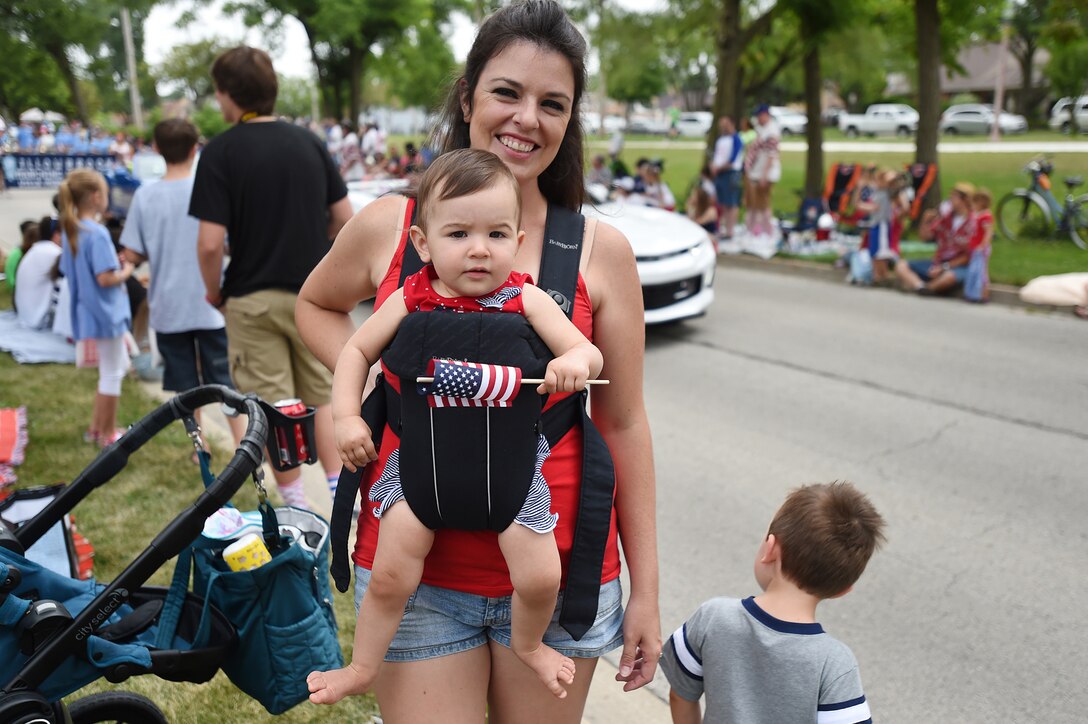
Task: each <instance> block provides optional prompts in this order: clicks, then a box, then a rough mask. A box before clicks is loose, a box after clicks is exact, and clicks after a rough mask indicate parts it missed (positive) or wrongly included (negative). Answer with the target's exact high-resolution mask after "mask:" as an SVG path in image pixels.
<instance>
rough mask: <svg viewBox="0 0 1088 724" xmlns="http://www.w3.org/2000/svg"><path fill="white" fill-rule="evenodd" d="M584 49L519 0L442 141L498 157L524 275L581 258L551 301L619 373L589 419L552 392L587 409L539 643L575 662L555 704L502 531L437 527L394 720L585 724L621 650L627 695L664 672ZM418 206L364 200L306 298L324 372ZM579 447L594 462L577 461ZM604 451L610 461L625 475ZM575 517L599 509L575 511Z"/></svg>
mask: <svg viewBox="0 0 1088 724" xmlns="http://www.w3.org/2000/svg"><path fill="white" fill-rule="evenodd" d="M585 57H586V45H585V41H584V39H583V38H582V37H581V35H579V33H578V31H577V30H576V29H575V27H574V25H573V24H572V23H571V21H570V19H569V18H568V17H567V16H566V14H565V12H564V11H563V9H562V7H560V5H559V4H558V3H557V2H555V1H554V0H521V1H519V2H514V3H512V4H510V5H507V6H505V7H504V8H502V9H500V10H498V11H497V12H496V13H495V14H494V15H492V16H491V17H489V18H488V19H487V20H486V21H485V22H484V23H483V25H482V26H481V27H480V31H479V33H478V34H477V37H476V42H475V43H474V45H473V48H472V50H471V51H470V52H469V54H468V59H467V61H466V64H465V72H464V75H463V76H462V77H461V78H459V79H458V80H457V81H456V82H455V84H454V85H453V87H452V88H451V89H450V95H449V99H448V102H447V105H446V108H445V112H444V114H443V117H442V118H440V119H439V123H438V127H439V128H440V129H442V131H443V132H442V134H441V135H440V137H439V138H438V139H437V141H438V143H436V144H435V147H437V148H439V149H441V151H443V152H448V151H452V150H454V149H458V148H476V149H480V150H486V151H490V152H492V153H494V154H496V155H497V156H498V157H499V158H500V159H501V160H502V161H503V163H504V164H505V165H506V166H507V168H509V169H510V171H511V172H512V173H513V175H514V177H515V179H516V180H517V183H518V186H519V191H520V194H521V201H522V217H521V228H522V230H523V231H524V234H525V236H524V241H523V242H522V244H521V246H520V248H519V249H518V250H517V253H516V256H515V258H514V271H515V272H520V273H523V274H528V275H530V276H531V277H532V278H533V279H540V275H541V273H542V268H543V269H544V270H545V271H547V272H548V273H549V274H554V272H552V271H550V270H551V269H552V268H553V266H552V265H553V261H551V260H554V259H556V258H557V256H556V255H557V254H559V252H556V251H555V250H556V249H560V248H562V249H570V250H573V252H571V254H572V255H571V256H566V257H564V258H565V259H566V260H571V259H573V260H574V263H573V264H570V265H567V264H565V263H560V264H559V265H560V266H567V268H568V271H567V272H565V273H564V274H563V276H564V281H565V282H567V281H569V287H567V288H568V289H569V290H570V294H569V296H566V295H563V294H560V293H557V294H558V297H559V298H561V299H562V302H561V306H563V308H564V310H565V311H567V313H568V316H569V317H570V319H571V321H572V322H573V323H574V325H575V326H576V327H577V328H578V329H579V330H580V331H581V333H582V334H583V335H584V336H585V337H586V338H587V339H588V340H590V341H591V342H593V344H594V345H595V346H596V347H597V348H599V349H600V351H601V353H602V355H603V358H604V368H603V369H602V371H601V376H602V378H607V379H609V380H610V384H608V385H602V386H599V387H598V388H596V389H594V391H593V392H592V412H593V414H592V419H590V418H588V417H587V416H586V414H585V411H584V408H583V407H582V404H583V403H582V400H581V398H576V397H571V396H570V395H569V394H563V393H560V394H555V395H551V396H549V397H548V400H547V403H546V405H545V408H544V413H543V414H544V415H545V416H549V415H551V414H552V413H551V412H550V411H553V410H558V409H571V410H573V411H575V415H574V418H576V420H575V419H571V420H570V422H569V424H568V423H564V424H565V425H566V426H564V427H561V428H560V429H561V430H567V432H564V433H563V435H562V436H561V437H560V438H559V439H558V440H556V444H555V445H554V446H552V447H551V455H550V456H549V457H548V458H547V460H545V461H544V463H543V467H542V473H543V477H544V479H545V480H546V481H547V485H548V487H549V489H550V491H551V500H552V505H551V511H552V512H554V513H557V514H558V518H559V519H558V525H557V527H556V529H555V533H554V535H555V539H556V545H557V547H558V550H559V555H560V560H561V561H562V578H563V582H564V583H563V585H564V589H563V590H562V591H561V594H560V598H561V599H562V601H563V603H562V604H561V606H560V607H559V610H557V611H556V612H555V614H554V617H553V618H552V623H551V625H550V626H549V627H548V629H547V631H546V632H545V634H544V637H543V640H544V643H545V644H547V645H548V646H550V647H551V648H552V649H554V650H555V651H557V652H559V653H560V654H562V655H563V656H566V657H570V658H571V659H573V660H574V662H575V664H576V669H577V672H576V675H575V677H574V682H573V684H570V685H568V686H567V687H566V689H567V694H566V697H565V698H562V699H559V698H556V697H555V696H553V695H552V693H551V692H549V690H548V689H547V688H545V687H544V686H542V685H541V684H540V682H539V679H538V678H537V676H536V674H534V672H533V670H532V669H530V668H529V667H527V666H525V664H524V663H522V661H521V660H520V659H519V658H518V657H517V655H515V654H514V652H513V651H512V650H511V648H510V646H511V643H512V642H511V629H510V615H509V612H510V609H511V606H512V605H513V601H512V599H511V592H512V590H513V585H512V583H511V579H510V574H509V571H508V570H507V567H506V565H505V562H504V560H503V553H502V550H500V547H499V543H498V538H497V536H496V534H495V533H493V532H487V531H463V530H446V529H442V530H438V531H436V533H435V539H434V545H433V546H432V548H431V549H430V552H429V553H428V555H427V558H426V560H425V563H424V569H423V578H422V580H423V583H422V584H421V585H420V586H419V588H418V589H417V590H416V593H415V594H414V597H413V598H412V603H410V604H409V606H408V609H407V610H406V612H405V614H404V617H403V619H402V620H401V622H400V627H399V629H398V631H397V632H396V635H395V636H394V638H393V642H392V644H391V646H390V648H389V651H388V653H387V655H386V657H385V663H384V664H383V665H382V667H381V670H380V672H379V673H378V676H377V679H376V681H375V684H374V691H375V693H376V694H377V697H378V701H379V704H380V705H381V709H382V715H383V718H384V720H385V721H386V722H389V723H390V724H396V723H397V722H420V721H435V720H438V718H439V717H440V719H441V721H451V722H479V721H482V720H483V719H484V718H485V717H486V718H489V719H490V720H491V721H495V722H536V721H539V722H548V723H549V724H551V723H553V722H559V723H563V722H569V723H570V724H575V723H577V722H579V721H580V720H581V716H582V711H583V708H584V706H585V701H586V697H587V695H588V691H589V685H590V682H591V680H592V678H593V670H594V667H595V666H596V663H597V658H598V657H599V656H600V655H601V654H603V653H606V652H608V651H610V650H612V649H615V648H617V647H618V646H620V645H621V643H622V645H623V654H622V656H621V658H620V672H619V679H620V680H621V681H623V682H624V683H623V687H624V689H625V690H632V689H636V688H638V687H640V686H643V685H644V684H646V683H647V682H649V681H650V680H651V679H652V678H653V674H654V670H655V668H656V665H657V659H658V656H659V654H660V651H661V633H660V624H659V617H658V604H657V595H658V590H657V589H658V574H657V541H656V539H657V535H656V525H655V512H654V511H655V507H656V505H655V484H654V477H653V470H654V465H653V454H652V447H651V439H650V432H649V423H648V421H647V419H646V410H645V406H644V403H643V392H642V378H643V355H644V341H645V325H644V320H643V305H642V293H641V287H640V284H639V278H638V273H637V270H636V264H635V258H634V255H633V253H632V251H631V246H630V244H629V243H628V242H627V240H626V239H625V238H624V237H623V235H622V234H621V233H620V232H618V231H616V229H614V228H613V227H611V226H609V225H608V224H606V223H603V222H600V221H597V220H595V219H590V220H588V221H587V220H586V219H585V218H584V217H581V216H580V215H578V214H577V209H578V208H579V207H580V205H581V201H582V198H583V195H584V188H583V184H582V164H583V156H582V129H581V124H580V123H578V122H577V120H573V121H572V119H578V118H579V110H580V102H581V98H582V92H583V90H584V88H585ZM414 208H415V206H414V201H413V200H412V199H410V198H405V197H400V196H385V197H382V198H379V199H377V200H376V201H374V202H373V203H370V204H368V205H367V206H366V207H364V208H363V209H362V210H361V211H359V213H357V214H356V215H355V217H354V218H353V219H352V220H351V221H350V222H349V223H348V224H347V226H345V227H344V230H343V231H342V232H341V234H340V235H339V237H338V238H337V239H336V242H335V243H334V244H333V248H332V250H331V251H330V252H329V254H328V255H327V256H326V257H325V259H324V260H323V261H322V262H321V264H320V265H319V266H318V267H317V268H316V269H315V270H314V272H313V273H312V274H311V276H310V278H309V279H308V280H307V282H306V284H305V286H304V287H303V289H302V291H301V293H300V294H299V299H298V306H297V309H296V318H297V320H298V324H299V328H300V329H302V330H305V331H304V332H303V337H304V340H305V342H306V343H307V345H309V346H310V348H311V349H312V350H313V351H314V352H315V354H317V356H318V357H319V358H320V359H321V360H322V361H323V362H324V363H325V364H326V365H328V366H329V367H333V366H335V364H336V360H337V357H338V355H339V354H340V351H341V349H342V348H343V346H344V344H345V343H346V342H347V341H348V339H349V338H350V337H351V336H352V333H353V328H352V323H351V320H350V317H349V316H348V315H349V313H350V312H351V311H352V310H353V309H354V308H355V306H356V305H357V304H358V302H359V301H361V300H364V299H369V298H371V297H375V295H376V297H377V298H376V306H377V307H378V308H379V309H381V307H382V304H383V303H386V302H387V300H389V299H390V298H391V296H392V295H393V294H394V293H395V292H396V290H397V289H398V287H399V286H400V280H401V278H402V274H403V271H404V270H405V269H406V268H407V267H408V266H409V263H410V261H411V260H410V259H409V258H408V255H407V253H406V250H407V249H408V248H409V247H410V244H409V243H408V229H409V227H410V226H411V223H412V221H411V220H412V219H413V214H414ZM560 220H564V221H565V222H566V223H563V224H560ZM555 224H560V225H562V226H566V227H567V228H570V229H572V231H570V232H569V234H570V235H566V234H560V233H558V232H556V231H555V228H556V227H555V226H554V225H555ZM546 229H547V232H546ZM563 238H566V239H569V241H560V239H563ZM546 288H547V287H546ZM553 298H555V297H554V296H553ZM480 361H486V360H480ZM564 400H568V401H569V403H567V404H566V405H565V404H564V402H563V401H564ZM397 442H398V441H397V433H396V432H394V431H393V430H392V429H391V428H390V427H389V426H388V425H386V426H385V429H384V432H383V434H382V449H381V451H380V454H379V462H378V463H376V464H373V465H369V466H367V468H366V470H365V471H364V473H363V479H362V488H363V491H364V493H365V492H366V491H369V489H370V487H371V486H372V485H373V484H375V482H376V480H377V479H378V477H379V474H380V473H382V467H383V464H382V461H384V460H386V456H387V454H388V453H389V451H390V449H391V448H390V446H394V447H395V446H396V444H397ZM602 448H603V454H602V455H601V457H595V455H596V454H599V453H601V451H602ZM584 452H585V453H586V454H588V455H589V458H588V459H589V460H590V461H591V462H594V464H587V465H586V466H584V467H583V453H584ZM609 453H610V455H609ZM609 458H611V459H613V460H615V461H617V464H616V465H615V467H614V478H613V468H612V465H611V464H610V462H611V461H610V460H609ZM613 481H614V486H615V487H614V495H613V492H612V491H613V487H612V486H613ZM341 487H343V486H341ZM601 493H603V500H602V498H601V497H600V494H601ZM588 500H593V501H597V502H596V503H594V504H593V505H591V506H589V507H586V506H584V505H583V504H582V503H583V502H584V501H588ZM610 502H611V505H610V504H609V503H610ZM580 510H596V511H598V512H599V514H593V513H585V514H583V515H582V518H581V519H580V512H579V511H580ZM358 530H359V532H358V541H357V543H356V547H355V552H354V555H353V560H354V562H355V564H356V568H355V574H356V593H357V596H358V597H362V596H363V594H364V592H365V590H366V588H367V585H368V582H369V580H370V577H371V569H372V567H373V565H374V557H375V552H376V549H377V540H378V521H377V519H376V518H375V517H374V515H373V514H372V513H371V510H370V506H367V507H366V508H365V509H364V511H363V514H362V515H361V516H360V518H359V529H358ZM620 536H622V543H623V546H622V547H623V557H624V560H625V561H626V563H627V565H628V570H629V573H630V579H631V594H630V597H629V599H628V604H627V609H626V611H624V610H623V607H622V603H621V602H622V593H621V591H620V584H619V572H620V555H619V542H620V541H619V539H620ZM583 553H588V555H583ZM496 601H498V609H496V608H495V607H496ZM496 611H497V612H498V615H494V614H495V613H496ZM437 712H441V714H437Z"/></svg>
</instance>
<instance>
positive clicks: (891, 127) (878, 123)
mask: <svg viewBox="0 0 1088 724" xmlns="http://www.w3.org/2000/svg"><path fill="white" fill-rule="evenodd" d="M839 129H841V130H842V132H843V133H845V134H846V135H847V136H849V137H850V138H857V137H858V136H876V135H878V134H895V135H896V136H909V135H911V134H913V133H914V132H915V131H917V130H918V111H916V110H914V109H913V108H911V107H910V106H908V105H904V104H902V103H875V104H873V105H871V106H869V107H868V108H866V109H865V113H863V114H861V115H858V114H856V113H845V114H843V115H841V116H839Z"/></svg>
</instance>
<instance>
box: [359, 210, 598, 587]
mask: <svg viewBox="0 0 1088 724" xmlns="http://www.w3.org/2000/svg"><path fill="white" fill-rule="evenodd" d="M411 211H412V202H411V201H409V203H408V210H407V212H406V216H405V220H404V226H403V228H404V229H407V228H408V226H409V225H410V223H411V221H410V219H411ZM407 239H408V234H407V232H405V233H404V234H403V235H402V236H401V239H400V243H399V244H398V246H397V251H396V253H395V254H394V255H393V261H392V262H391V263H390V265H389V269H388V270H387V271H386V273H385V277H384V278H383V279H382V282H381V284H380V285H379V287H378V294H377V297H376V299H375V302H374V303H375V308H376V307H379V306H381V304H382V303H384V302H385V300H386V298H388V297H389V295H390V294H392V293H393V292H394V291H396V289H397V288H398V286H399V284H400V270H401V261H402V259H403V258H404V247H405V244H406V243H407ZM572 321H573V322H574V326H576V327H577V328H578V329H579V330H580V331H581V332H582V334H584V335H585V336H586V337H587V338H588V339H590V340H592V339H593V307H592V306H591V304H590V299H589V290H588V289H587V288H586V284H585V280H584V279H583V278H582V276H581V274H579V275H578V287H577V290H576V292H575V298H574V314H573V315H572ZM563 397H565V395H551V396H550V397H549V398H548V405H547V407H550V406H551V405H553V404H555V403H556V402H558V401H559V400H560V399H562V398H563ZM547 407H546V408H545V409H547ZM399 445H400V440H399V439H398V438H397V437H396V435H395V434H394V433H393V432H392V430H390V428H389V427H388V426H387V427H386V428H385V431H384V432H383V433H382V447H381V450H380V451H379V457H378V461H377V463H373V464H371V465H368V466H367V468H366V470H365V472H364V474H363V481H362V486H361V492H362V500H363V501H364V503H366V505H364V507H363V511H362V514H361V515H360V516H359V527H358V537H357V539H356V543H355V551H354V553H353V555H352V560H353V561H354V562H355V563H356V564H357V565H360V566H362V567H364V568H367V569H369V568H372V567H373V565H374V550H375V548H376V546H377V543H378V525H379V520H378V519H377V518H375V517H374V515H373V512H372V510H373V508H374V507H376V505H377V504H376V503H371V502H369V499H368V495H367V493H368V492H369V490H370V486H371V485H373V484H374V481H375V480H377V478H378V475H379V474H380V473H381V470H382V468H383V467H385V461H386V459H387V458H388V457H389V453H391V452H392V451H393V450H395V449H396V448H397V447H398V446H399ZM542 472H543V474H544V479H545V480H547V481H548V487H549V488H550V490H551V494H552V511H553V512H555V513H558V514H559V523H558V525H557V526H556V529H555V542H556V544H557V545H558V547H559V556H560V560H561V561H562V564H563V581H564V584H563V585H565V582H566V576H567V567H568V563H569V561H570V549H571V543H572V541H573V540H574V528H575V523H576V521H577V517H578V499H579V495H580V493H581V487H582V486H581V479H582V436H581V433H580V432H579V429H578V428H573V429H572V430H571V431H570V432H568V433H567V434H566V435H565V436H564V437H563V439H561V440H560V441H559V443H558V444H556V445H555V446H554V447H552V452H551V455H550V456H549V457H548V459H547V460H545V461H544V467H543V469H542ZM616 541H617V536H616V510H615V508H613V509H612V519H611V523H610V525H609V531H608V544H607V546H606V547H605V553H604V565H603V567H602V569H601V582H602V583H605V582H608V581H611V580H613V579H615V578H616V577H618V576H619V574H620V559H619V550H618V547H617V542H616ZM423 582H424V583H426V584H429V585H432V586H438V587H441V588H447V589H450V590H454V591H463V592H465V593H471V594H474V595H477V596H489V597H497V596H508V595H510V593H511V592H512V591H513V586H511V584H510V573H509V571H508V570H507V568H506V561H505V560H504V559H503V557H502V551H500V550H499V544H498V537H497V535H496V534H495V533H492V532H490V531H461V530H439V531H438V532H437V533H436V535H435V539H434V545H433V546H432V548H431V552H430V554H428V556H427V560H426V562H425V563H424V566H423Z"/></svg>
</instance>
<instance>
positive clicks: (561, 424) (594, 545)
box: [541, 390, 616, 641]
mask: <svg viewBox="0 0 1088 724" xmlns="http://www.w3.org/2000/svg"><path fill="white" fill-rule="evenodd" d="M587 398H588V395H587V393H586V392H585V391H584V390H583V391H582V392H580V393H577V394H573V395H570V396H569V397H566V398H564V399H562V400H560V401H559V402H557V403H556V404H555V405H553V406H552V407H550V408H548V409H547V410H545V411H544V414H543V415H542V417H541V424H542V426H543V428H544V437H546V438H547V439H548V444H549V445H555V444H556V443H558V442H559V440H560V439H561V438H562V437H563V436H564V435H566V434H567V432H568V431H569V430H570V429H571V428H572V427H574V426H575V425H579V424H580V425H581V427H582V493H581V495H580V496H579V500H578V520H577V523H576V524H575V527H574V542H573V544H572V546H571V551H570V565H569V567H568V569H567V587H566V588H565V589H563V607H562V608H561V609H560V611H559V625H560V626H562V627H563V628H564V629H566V631H567V633H569V634H570V635H571V638H573V639H574V640H575V641H579V640H581V638H582V636H584V635H585V633H586V631H588V630H589V629H590V627H592V626H593V622H594V620H596V618H597V604H598V600H599V598H600V594H601V568H602V567H603V566H604V550H605V547H606V545H607V544H608V530H609V527H610V526H611V524H612V498H613V494H614V493H615V489H616V470H615V466H614V465H613V463H612V454H611V453H610V452H609V451H608V445H607V444H606V443H605V441H604V438H603V437H602V436H601V433H600V431H599V430H598V429H597V426H596V425H594V424H593V420H592V419H591V418H590V417H589V414H588V413H587V412H586V400H587Z"/></svg>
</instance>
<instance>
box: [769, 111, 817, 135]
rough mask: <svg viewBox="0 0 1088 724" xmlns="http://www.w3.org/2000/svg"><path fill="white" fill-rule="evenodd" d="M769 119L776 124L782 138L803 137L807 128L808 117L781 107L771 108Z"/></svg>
mask: <svg viewBox="0 0 1088 724" xmlns="http://www.w3.org/2000/svg"><path fill="white" fill-rule="evenodd" d="M770 110H771V117H772V118H774V120H775V121H777V122H778V128H779V129H780V130H781V131H782V135H783V136H803V135H805V130H806V129H807V128H808V116H806V115H805V114H804V113H800V112H798V111H793V110H790V109H789V108H785V107H783V106H771V108H770Z"/></svg>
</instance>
